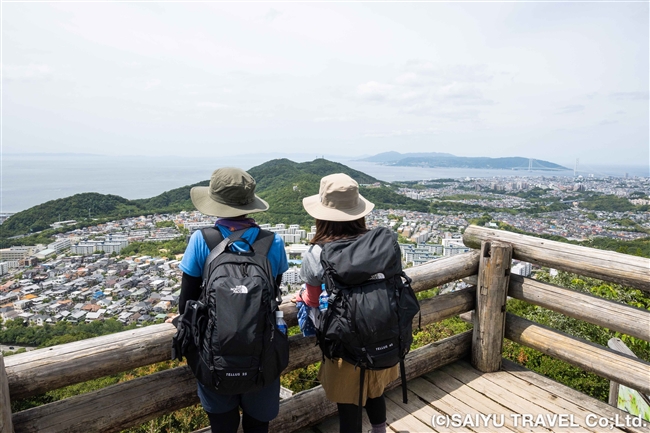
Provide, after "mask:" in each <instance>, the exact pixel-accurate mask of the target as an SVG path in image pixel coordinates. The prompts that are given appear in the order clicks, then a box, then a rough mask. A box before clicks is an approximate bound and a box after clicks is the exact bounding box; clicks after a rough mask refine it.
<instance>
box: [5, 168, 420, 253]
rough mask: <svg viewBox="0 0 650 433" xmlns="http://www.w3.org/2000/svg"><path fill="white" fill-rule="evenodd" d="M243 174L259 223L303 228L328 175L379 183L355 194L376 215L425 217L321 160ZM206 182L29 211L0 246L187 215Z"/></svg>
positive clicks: (8, 225)
mask: <svg viewBox="0 0 650 433" xmlns="http://www.w3.org/2000/svg"><path fill="white" fill-rule="evenodd" d="M248 172H249V173H250V174H251V175H252V176H253V177H254V178H255V180H256V182H257V190H256V192H257V194H258V195H259V196H260V197H262V198H263V199H265V200H266V201H268V202H269V204H270V206H271V208H270V209H269V211H267V212H263V213H259V214H256V215H255V218H256V219H257V220H258V221H259V222H261V223H265V222H268V223H285V224H300V225H302V226H309V225H311V224H312V223H313V219H312V218H311V217H310V216H309V215H308V214H307V213H306V212H305V211H304V210H303V208H302V199H303V198H304V197H307V196H309V195H314V194H318V188H319V186H320V179H321V178H322V177H323V176H326V175H328V174H332V173H346V174H348V175H349V176H350V177H352V178H353V179H354V180H356V181H357V182H359V184H374V183H378V182H379V183H380V184H381V185H382V187H380V188H364V187H362V190H361V193H362V195H364V196H365V197H366V198H367V199H368V200H370V201H372V202H373V203H375V205H376V207H377V208H379V209H390V208H399V209H409V210H418V211H423V212H426V211H427V209H428V204H427V203H425V202H421V201H417V200H413V199H410V198H408V197H405V196H402V195H399V194H397V193H395V192H394V187H392V186H391V185H390V184H387V183H385V182H381V181H379V180H377V179H375V178H374V177H372V176H369V175H367V174H365V173H362V172H360V171H357V170H353V169H351V168H350V167H347V166H345V165H343V164H339V163H336V162H332V161H327V160H325V159H316V160H314V161H310V162H303V163H296V162H293V161H290V160H288V159H275V160H272V161H268V162H265V163H264V164H261V165H259V166H257V167H253V168H251V169H250V170H248ZM208 184H209V181H207V180H206V181H203V182H199V183H196V184H193V185H186V186H182V187H180V188H176V189H173V190H170V191H166V192H164V193H162V194H160V195H157V196H155V197H151V198H147V199H138V200H128V199H125V198H123V197H119V196H115V195H106V194H98V193H82V194H75V195H73V196H71V197H66V198H62V199H58V200H52V201H48V202H46V203H43V204H40V205H38V206H34V207H32V208H30V209H27V210H24V211H22V212H18V213H16V214H15V215H13V216H11V217H10V218H9V219H7V220H6V221H5V222H4V224H2V225H0V243H1V244H2V245H3V246H5V245H7V244H11V243H12V242H11V241H10V240H9V239H8V238H10V237H12V236H18V235H25V234H30V233H35V232H38V231H42V230H47V229H49V228H50V224H52V223H54V222H56V221H62V220H77V221H78V222H79V223H81V225H91V224H93V223H96V220H97V219H99V220H104V219H117V218H124V217H129V216H139V215H147V214H152V213H169V212H178V211H181V210H193V209H194V206H193V205H192V201H191V200H190V190H191V189H192V187H194V186H207V185H208Z"/></svg>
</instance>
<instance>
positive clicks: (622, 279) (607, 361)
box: [463, 226, 650, 394]
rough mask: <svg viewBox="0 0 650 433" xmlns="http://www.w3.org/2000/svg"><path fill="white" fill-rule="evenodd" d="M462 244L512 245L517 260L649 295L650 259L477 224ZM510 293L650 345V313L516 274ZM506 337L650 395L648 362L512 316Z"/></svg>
mask: <svg viewBox="0 0 650 433" xmlns="http://www.w3.org/2000/svg"><path fill="white" fill-rule="evenodd" d="M463 242H464V243H465V245H467V246H469V247H472V248H479V247H480V246H481V245H485V244H486V243H488V242H491V243H504V244H507V245H511V246H512V257H513V258H514V259H518V260H523V261H528V262H531V263H535V264H538V265H541V266H548V267H551V268H555V269H558V270H563V271H568V272H573V273H577V274H580V275H585V276H589V277H593V278H598V279H600V280H604V281H608V282H613V283H618V284H622V285H625V286H629V287H633V288H637V289H640V290H642V291H644V292H646V293H650V260H648V259H645V258H642V257H635V256H630V255H627V254H620V253H615V252H611V251H602V250H596V249H592V248H587V247H582V246H576V245H572V244H566V243H562V242H555V241H549V240H546V239H539V238H535V237H532V236H525V235H518V234H514V233H510V232H504V231H500V230H489V229H485V228H482V227H476V226H470V227H468V228H467V229H466V230H465V233H464V235H463ZM479 291H480V283H479ZM507 294H508V296H511V297H513V298H516V299H520V300H522V301H526V302H529V303H531V304H534V305H538V306H541V307H544V308H548V309H549V310H553V311H556V312H558V313H562V314H564V315H567V316H569V317H573V318H575V319H579V320H583V321H585V322H588V323H592V324H594V325H598V326H602V327H605V328H608V329H610V330H612V331H616V332H620V333H622V334H627V335H630V336H633V337H636V338H639V339H642V340H645V341H650V311H648V310H643V309H640V308H635V307H631V306H628V305H625V304H621V303H618V302H615V301H611V300H608V299H603V298H600V297H597V296H594V295H591V294H588V293H583V292H578V291H575V290H571V289H567V288H564V287H558V286H554V285H552V284H546V283H543V282H539V281H535V280H532V279H530V278H523V277H520V276H516V275H513V276H511V277H510V282H509V285H508V293H507ZM479 301H480V299H479ZM478 315H479V316H480V312H479V314H478ZM473 316H474V317H473V319H472V320H473V321H475V322H476V320H477V319H476V316H477V315H476V314H474V315H473ZM465 317H466V316H465ZM504 336H505V338H508V339H510V340H512V341H514V342H516V343H519V344H523V345H525V346H528V347H531V348H533V349H536V350H538V351H540V352H542V353H545V354H547V355H550V356H553V357H556V358H558V359H561V360H563V361H566V362H568V363H570V364H573V365H575V366H578V367H580V368H582V369H584V370H587V371H591V372H594V373H596V374H598V375H599V376H602V377H605V378H607V379H609V380H611V381H614V382H617V383H620V384H623V385H626V386H628V387H630V388H633V389H636V390H638V391H640V392H643V393H645V394H650V363H648V362H646V361H643V360H640V359H637V358H633V357H630V356H626V355H623V354H621V353H619V352H617V351H614V350H612V349H610V348H608V347H604V346H601V345H598V344H594V343H591V342H588V341H585V340H582V339H580V338H576V337H573V336H570V335H567V334H565V333H563V332H560V331H557V330H554V329H551V328H549V327H547V326H543V325H540V324H537V323H535V322H532V321H530V320H526V319H523V318H521V317H518V316H516V315H513V314H510V313H507V314H506V320H505V328H504Z"/></svg>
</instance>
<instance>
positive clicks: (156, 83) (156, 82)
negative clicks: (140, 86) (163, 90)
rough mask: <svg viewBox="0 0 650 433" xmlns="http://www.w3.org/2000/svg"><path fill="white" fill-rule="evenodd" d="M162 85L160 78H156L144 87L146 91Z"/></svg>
mask: <svg viewBox="0 0 650 433" xmlns="http://www.w3.org/2000/svg"><path fill="white" fill-rule="evenodd" d="M161 84H162V80H161V79H159V78H154V79H152V80H148V81H147V82H146V83H145V85H144V90H149V89H153V88H154V87H158V86H160V85H161Z"/></svg>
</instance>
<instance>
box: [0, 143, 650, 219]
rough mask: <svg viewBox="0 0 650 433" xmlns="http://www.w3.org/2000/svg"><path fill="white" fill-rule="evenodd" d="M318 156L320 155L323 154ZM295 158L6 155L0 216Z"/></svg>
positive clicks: (436, 171)
mask: <svg viewBox="0 0 650 433" xmlns="http://www.w3.org/2000/svg"><path fill="white" fill-rule="evenodd" d="M319 156H320V155H319ZM279 157H286V158H288V159H291V160H293V161H296V162H304V161H309V160H312V159H314V158H315V157H316V156H315V155H306V154H299V155H298V154H296V155H278V154H252V155H241V156H224V157H220V158H197V157H169V156H103V155H87V154H6V153H5V154H3V155H2V156H1V158H0V214H5V213H15V212H19V211H22V210H25V209H28V208H30V207H32V206H36V205H38V204H42V203H45V202H47V201H50V200H55V199H59V198H63V197H69V196H71V195H74V194H78V193H82V192H98V193H102V194H114V195H119V196H121V197H124V198H127V199H138V198H149V197H153V196H156V195H158V194H161V193H162V192H164V191H168V190H170V189H174V188H178V187H180V186H184V185H190V184H193V183H196V182H200V181H202V180H206V179H209V178H210V174H211V173H212V171H213V170H214V169H216V168H219V167H228V166H231V167H241V168H243V169H245V170H248V169H250V168H251V167H254V166H257V165H259V164H262V163H264V162H266V161H268V160H270V159H274V158H279ZM325 158H327V159H329V160H331V161H336V162H340V163H342V164H345V165H347V166H349V167H351V168H354V169H355V170H359V171H362V172H364V173H366V174H369V175H371V176H373V177H375V178H377V179H380V180H383V181H386V182H394V181H406V180H428V179H447V178H452V179H460V178H493V177H516V176H519V177H552V176H569V177H573V175H574V172H573V170H562V171H535V170H533V171H528V170H487V169H469V168H424V167H393V166H384V165H379V164H375V163H371V162H366V161H358V160H354V159H351V158H346V157H341V156H329V155H325ZM577 173H578V174H579V175H583V176H589V175H594V176H596V177H605V176H614V177H624V176H626V174H627V176H629V177H634V176H641V177H649V176H650V173H649V169H648V166H647V165H646V166H634V165H630V166H594V167H580V168H579V170H578V172H577Z"/></svg>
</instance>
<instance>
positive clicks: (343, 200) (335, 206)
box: [302, 173, 375, 221]
mask: <svg viewBox="0 0 650 433" xmlns="http://www.w3.org/2000/svg"><path fill="white" fill-rule="evenodd" d="M302 206H303V207H304V208H305V210H306V211H307V213H308V214H309V215H311V216H313V217H314V218H316V219H319V220H324V221H354V220H357V219H359V218H361V217H364V216H366V215H368V214H369V213H370V211H372V209H373V208H374V207H375V205H374V204H373V203H370V202H369V201H368V200H366V199H365V198H364V197H363V196H362V195H361V194H359V184H358V183H357V182H356V181H355V180H354V179H352V178H351V177H350V176H348V175H347V174H343V173H336V174H330V175H329V176H325V177H324V178H322V179H321V181H320V190H319V192H318V194H317V195H312V196H309V197H305V198H303V199H302Z"/></svg>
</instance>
